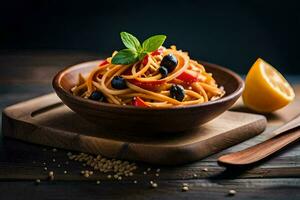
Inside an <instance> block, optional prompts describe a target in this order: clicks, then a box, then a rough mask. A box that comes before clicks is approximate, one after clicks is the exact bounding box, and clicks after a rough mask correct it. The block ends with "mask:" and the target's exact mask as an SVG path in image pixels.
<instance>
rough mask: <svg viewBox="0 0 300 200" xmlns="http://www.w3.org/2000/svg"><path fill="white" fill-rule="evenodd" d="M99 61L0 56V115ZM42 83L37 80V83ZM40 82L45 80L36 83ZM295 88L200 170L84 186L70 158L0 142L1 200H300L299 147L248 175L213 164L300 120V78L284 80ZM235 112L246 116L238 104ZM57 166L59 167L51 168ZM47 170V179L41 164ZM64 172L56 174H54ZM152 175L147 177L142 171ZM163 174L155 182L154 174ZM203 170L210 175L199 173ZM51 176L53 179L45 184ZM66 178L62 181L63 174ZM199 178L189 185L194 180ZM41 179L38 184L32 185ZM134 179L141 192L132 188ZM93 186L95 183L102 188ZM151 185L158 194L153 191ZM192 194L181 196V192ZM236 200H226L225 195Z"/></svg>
mask: <svg viewBox="0 0 300 200" xmlns="http://www.w3.org/2000/svg"><path fill="white" fill-rule="evenodd" d="M98 58H101V56H97V55H96V54H89V53H76V52H62V51H56V52H42V51H39V52H2V53H1V54H0V66H1V68H0V70H1V73H0V83H1V84H0V107H1V109H3V108H5V107H6V106H8V105H12V104H15V103H17V102H21V101H24V100H27V99H31V98H33V97H37V96H40V95H42V94H47V93H49V92H51V91H52V89H51V79H52V77H53V75H54V73H55V72H56V71H58V70H59V69H61V68H62V67H65V66H68V65H72V64H75V63H79V62H82V61H88V60H94V59H98ZM37 75H39V76H37ZM41 77H42V78H41ZM287 78H288V80H291V81H292V83H294V88H295V91H296V98H297V99H296V100H295V101H294V102H293V103H292V104H291V105H289V106H287V107H286V108H284V109H281V110H279V111H277V112H275V113H273V114H270V115H266V117H267V119H268V126H267V130H266V131H265V132H264V133H263V134H260V135H259V136H256V137H254V138H252V139H250V140H247V141H245V142H242V143H240V144H238V145H235V146H233V147H231V148H228V149H225V150H223V151H221V152H219V153H216V154H214V155H211V156H209V157H207V158H205V159H202V160H201V161H199V162H195V163H192V164H187V165H183V166H177V167H162V166H157V165H146V164H143V163H139V162H138V163H137V164H138V166H139V168H138V171H137V172H136V173H135V176H134V177H132V179H124V180H122V181H113V180H108V179H107V176H106V175H104V174H102V173H98V172H97V173H95V175H94V176H91V177H90V178H89V179H86V178H84V177H83V176H81V175H80V171H81V170H82V169H85V168H84V167H83V166H82V164H81V163H78V162H71V161H70V163H69V164H68V165H66V164H64V163H65V162H66V161H67V155H66V154H67V151H64V150H62V149H58V151H57V152H55V153H54V152H53V151H52V149H49V148H47V147H46V151H43V149H44V148H45V147H44V146H41V145H34V144H30V143H26V142H22V141H20V140H15V139H9V138H2V139H1V140H0V199H8V200H9V199H13V200H15V199H32V200H35V199H38V200H40V199H57V200H58V199H59V200H61V199H72V200H77V199H87V200H89V199H170V200H174V199H214V200H215V199H216V200H218V199H247V200H248V199H249V200H250V199H276V200H277V199H295V200H296V199H300V194H299V190H300V182H299V180H300V146H299V144H298V143H296V144H293V145H292V146H289V147H288V148H286V149H284V150H282V151H280V152H278V153H276V154H275V155H273V156H271V157H270V158H268V159H267V160H264V161H263V162H260V163H257V164H255V165H254V166H251V167H248V168H238V169H236V168H234V169H226V168H224V167H221V166H219V165H218V164H217V159H218V157H220V156H221V155H224V154H227V153H230V152H235V151H238V150H242V149H244V148H247V147H250V146H252V145H255V144H257V143H260V142H263V141H264V140H266V139H268V138H270V137H272V136H273V135H272V134H271V132H270V131H271V130H273V129H274V128H276V127H278V126H279V125H282V124H283V123H285V122H286V121H288V120H290V119H292V118H293V117H295V116H296V115H297V114H298V113H299V107H300V103H299V101H300V98H299V97H300V85H297V84H295V83H299V80H300V77H299V76H294V77H289V76H288V77H287ZM233 110H239V111H246V112H250V111H249V110H247V109H245V108H244V107H242V104H241V102H238V103H237V104H236V106H235V107H234V108H233ZM53 158H55V159H56V162H55V163H54V162H52V159H53ZM44 162H45V163H46V164H47V167H48V171H45V170H44V169H43V168H44V165H43V163H44ZM58 164H61V167H58ZM148 167H151V169H152V170H151V172H150V173H149V174H147V175H144V174H143V171H147V168H148ZM156 168H160V169H161V172H160V176H159V177H156V176H155V175H154V174H155V172H154V169H156ZM204 169H207V170H204ZM49 170H53V171H54V172H55V175H56V176H55V177H56V179H55V180H54V181H53V182H49V181H48V180H46V179H47V174H48V172H49ZM64 170H67V172H68V173H67V174H64ZM195 173H196V174H197V177H194V174H195ZM38 178H40V179H41V184H40V185H36V184H35V180H36V179H38ZM133 179H134V180H137V181H138V184H134V183H133ZM96 180H100V181H101V183H100V184H99V185H97V184H96ZM151 180H154V181H156V182H157V183H158V188H155V189H153V188H150V184H149V182H150V181H151ZM183 183H189V185H190V187H189V188H190V190H189V191H188V192H182V190H181V188H182V184H183ZM231 189H233V190H235V191H236V192H237V193H236V195H235V196H228V191H229V190H231Z"/></svg>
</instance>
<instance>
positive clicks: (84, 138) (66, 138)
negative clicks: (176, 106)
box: [2, 93, 266, 165]
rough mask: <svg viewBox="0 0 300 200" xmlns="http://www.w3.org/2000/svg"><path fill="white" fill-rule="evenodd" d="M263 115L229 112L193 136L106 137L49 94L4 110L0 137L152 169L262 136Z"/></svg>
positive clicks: (178, 134) (186, 133) (180, 162)
mask: <svg viewBox="0 0 300 200" xmlns="http://www.w3.org/2000/svg"><path fill="white" fill-rule="evenodd" d="M265 127H266V119H265V117H263V116H261V115H256V114H247V113H239V112H231V111H227V112H225V113H224V114H222V115H221V116H219V117H218V118H216V119H215V120H213V121H211V122H209V123H207V124H205V125H203V126H201V127H199V128H198V129H196V130H193V131H189V132H184V133H174V134H164V135H159V134H158V135H157V134H156V135H155V136H149V135H148V136H143V135H142V134H140V135H139V136H137V135H128V134H127V135H125V134H122V133H115V134H107V133H106V132H105V130H102V129H101V128H99V127H97V126H96V125H94V124H92V123H90V122H88V121H85V120H84V119H82V118H81V117H80V116H78V115H77V114H75V113H74V112H73V111H71V110H70V109H69V108H68V107H66V106H65V105H64V104H63V103H62V102H61V101H60V99H59V98H58V97H57V96H56V94H54V93H52V94H49V95H45V96H42V97H38V98H35V99H32V100H29V101H25V102H21V103H18V104H15V105H13V106H10V107H7V108H6V109H5V110H4V111H3V123H2V133H3V134H4V136H6V137H11V138H16V139H20V140H23V141H27V142H32V143H36V144H43V145H49V146H52V147H58V148H64V149H69V150H76V151H80V152H88V153H93V154H101V155H104V156H106V157H110V158H118V159H127V160H138V161H145V162H148V163H155V164H168V165H175V164H183V163H187V162H191V161H196V160H199V159H201V158H204V157H206V156H208V155H211V154H213V153H216V152H218V151H220V150H222V149H225V148H228V147H230V146H232V145H234V144H237V143H240V142H242V141H244V140H246V139H248V138H251V137H253V136H255V135H257V134H259V133H261V132H262V131H263V130H264V129H265Z"/></svg>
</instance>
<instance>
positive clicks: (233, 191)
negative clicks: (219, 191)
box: [228, 190, 236, 196]
mask: <svg viewBox="0 0 300 200" xmlns="http://www.w3.org/2000/svg"><path fill="white" fill-rule="evenodd" d="M235 194H236V191H235V190H229V191H228V195H230V196H233V195H235Z"/></svg>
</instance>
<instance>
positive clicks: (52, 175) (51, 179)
mask: <svg viewBox="0 0 300 200" xmlns="http://www.w3.org/2000/svg"><path fill="white" fill-rule="evenodd" d="M49 179H50V181H53V180H54V173H53V171H50V172H49Z"/></svg>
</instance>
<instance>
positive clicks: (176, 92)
mask: <svg viewBox="0 0 300 200" xmlns="http://www.w3.org/2000/svg"><path fill="white" fill-rule="evenodd" d="M170 95H171V97H172V98H173V99H176V100H177V101H183V99H184V95H185V92H184V88H183V87H182V86H181V85H172V86H171V88H170Z"/></svg>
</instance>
